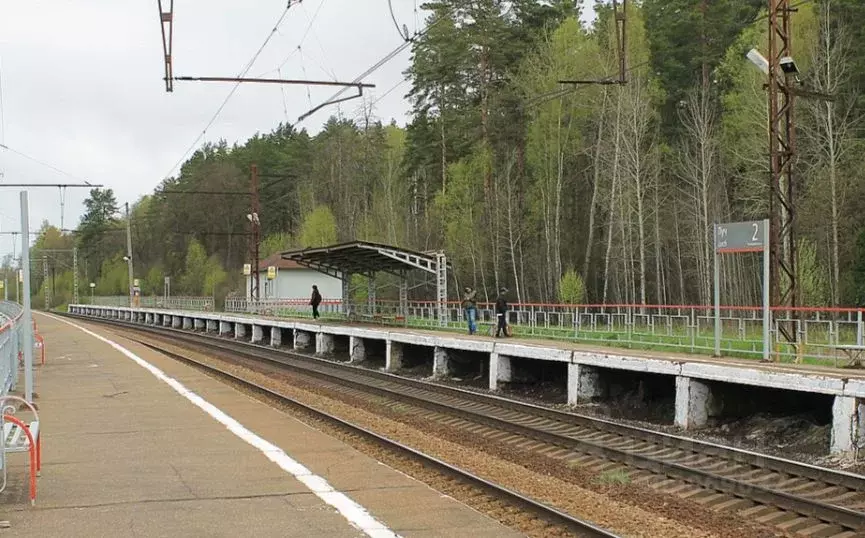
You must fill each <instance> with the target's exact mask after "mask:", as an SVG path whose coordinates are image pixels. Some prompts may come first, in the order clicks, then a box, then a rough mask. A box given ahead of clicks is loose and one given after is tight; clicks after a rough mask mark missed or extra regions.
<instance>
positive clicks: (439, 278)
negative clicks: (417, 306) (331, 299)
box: [282, 241, 448, 326]
mask: <svg viewBox="0 0 865 538" xmlns="http://www.w3.org/2000/svg"><path fill="white" fill-rule="evenodd" d="M282 259H283V260H290V261H293V262H295V263H297V264H298V265H301V266H303V267H308V268H310V269H314V270H316V271H318V272H320V273H324V274H326V275H330V276H332V277H335V278H339V279H342V297H343V308H349V304H350V300H349V291H348V282H349V277H350V275H353V274H361V275H368V276H374V275H375V273H379V272H382V273H389V274H392V275H396V276H398V277H399V279H400V300H399V302H400V311H401V312H402V314H403V316H407V315H408V297H407V294H408V282H407V274H408V272H409V271H410V270H413V269H417V270H421V271H424V272H426V273H431V274H432V275H433V276H434V280H435V286H436V306H437V311H438V318H439V324H440V325H442V326H444V325H445V324H446V323H447V295H448V291H447V290H448V288H447V273H448V263H447V257H446V256H445V253H444V252H442V251H437V252H432V253H422V252H416V251H413V250H406V249H403V248H397V247H394V246H390V245H382V244H378V243H368V242H366V241H354V242H351V243H340V244H337V245H331V246H327V247H316V248H305V249H300V250H291V251H288V252H283V253H282ZM368 301H369V303H370V305H371V306H372V308H373V310H374V308H375V305H374V303H375V286H374V279H372V278H371V279H370V294H369V296H368ZM346 312H348V310H346Z"/></svg>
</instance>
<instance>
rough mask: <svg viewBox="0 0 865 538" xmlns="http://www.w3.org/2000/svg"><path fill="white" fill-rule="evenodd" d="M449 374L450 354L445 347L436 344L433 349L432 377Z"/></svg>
mask: <svg viewBox="0 0 865 538" xmlns="http://www.w3.org/2000/svg"><path fill="white" fill-rule="evenodd" d="M448 375H450V355H449V354H448V350H447V348H444V347H439V346H436V347H435V349H434V350H433V377H436V378H441V377H447V376H448Z"/></svg>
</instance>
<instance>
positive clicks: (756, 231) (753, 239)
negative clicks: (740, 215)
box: [751, 222, 760, 242]
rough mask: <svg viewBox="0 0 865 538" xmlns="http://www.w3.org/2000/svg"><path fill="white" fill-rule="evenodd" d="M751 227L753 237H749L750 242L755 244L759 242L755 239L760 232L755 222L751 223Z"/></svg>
mask: <svg viewBox="0 0 865 538" xmlns="http://www.w3.org/2000/svg"><path fill="white" fill-rule="evenodd" d="M751 226H753V227H754V235H753V237H751V241H755V242H756V241H759V240H760V239H758V238H757V233H759V231H760V225H759V224H757V223H756V222H752V223H751Z"/></svg>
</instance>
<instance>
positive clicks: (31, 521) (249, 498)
mask: <svg viewBox="0 0 865 538" xmlns="http://www.w3.org/2000/svg"><path fill="white" fill-rule="evenodd" d="M37 320H38V323H39V327H40V332H41V334H42V335H43V336H44V337H45V340H46V344H47V350H48V361H47V364H46V365H45V366H44V367H42V368H41V369H40V370H39V371H38V374H39V375H38V376H37V387H36V390H37V392H38V393H39V394H40V396H41V397H40V399H39V400H38V403H39V405H40V412H41V419H42V423H43V432H44V434H43V435H44V437H43V443H44V452H43V454H44V456H43V472H42V478H40V480H39V497H38V499H37V505H36V507H34V508H31V507H29V506H28V505H27V503H26V499H27V496H26V479H25V477H26V475H25V472H24V470H25V461H24V459H23V458H17V459H16V458H13V459H12V460H11V463H12V465H10V485H9V488H8V489H7V491H6V492H5V493H4V494H2V495H0V511H3V512H4V516H3V519H8V520H9V521H10V522H11V524H12V531H11V532H12V533H14V534H15V535H16V536H17V535H25V534H29V533H32V534H40V535H43V536H64V537H67V536H72V537H76V536H82V537H84V536H87V537H95V536H106V537H107V536H111V537H115V536H170V535H175V536H208V537H211V536H217V537H218V536H226V537H228V536H231V537H235V536H239V535H247V536H248V535H252V536H282V537H294V536H313V537H314V536H336V537H342V536H362V535H364V532H362V530H361V529H359V528H358V527H356V526H353V525H352V524H351V523H350V522H349V520H348V519H347V518H346V517H345V516H344V515H343V514H342V513H340V512H338V511H337V510H336V509H335V508H334V507H333V506H332V505H329V504H327V503H326V502H324V501H323V500H322V498H320V497H319V496H317V495H316V494H314V492H312V491H311V490H310V487H309V486H307V485H306V484H308V483H311V482H310V481H308V480H306V479H303V480H299V479H298V478H296V477H295V476H294V475H293V474H291V473H289V472H286V470H285V469H284V468H281V467H280V466H278V465H276V464H275V463H274V461H273V458H274V457H275V456H274V455H272V454H265V453H263V452H262V450H260V448H261V445H260V443H259V444H258V445H256V444H255V443H252V444H251V442H250V441H249V440H248V439H246V440H245V439H242V438H241V437H239V436H238V435H236V434H235V433H236V432H234V433H233V431H229V429H226V426H225V425H224V423H223V424H221V423H220V422H218V421H217V420H215V419H214V417H212V416H208V414H206V413H205V412H203V410H202V408H201V405H203V404H196V405H193V402H191V401H190V400H189V397H187V396H184V395H182V394H180V393H179V392H178V391H177V390H175V388H172V387H171V386H169V384H168V383H166V382H164V381H161V380H159V379H157V378H156V377H155V376H154V375H153V374H152V373H151V372H149V371H148V370H146V369H144V368H143V367H141V366H140V365H138V364H136V363H135V362H133V361H132V360H131V359H130V358H128V357H126V356H124V355H122V354H121V353H120V352H119V351H118V350H117V349H115V348H113V347H111V346H110V345H109V344H106V343H105V342H102V341H99V340H97V339H96V338H94V337H92V336H88V335H86V334H84V333H82V332H81V331H79V330H78V329H76V328H74V327H71V326H69V325H67V324H65V323H64V322H62V321H58V320H53V319H49V318H46V317H44V316H38V317H37ZM85 325H86V324H85ZM88 328H89V329H90V330H92V331H94V332H96V333H99V334H104V335H106V337H108V338H110V339H111V340H113V341H114V342H116V343H117V344H118V345H121V346H123V347H125V348H126V349H128V350H129V351H131V352H132V353H134V354H136V355H137V356H138V357H140V358H141V359H143V360H145V361H147V362H148V363H150V364H151V365H153V366H154V367H156V368H159V369H160V370H161V371H162V372H163V373H164V374H165V375H166V376H168V377H170V378H172V379H174V380H176V382H178V383H181V384H182V385H183V387H185V389H186V390H187V391H191V392H193V393H194V394H196V395H198V396H200V397H201V398H203V399H204V400H206V402H207V403H209V404H212V406H215V407H216V408H218V410H221V411H222V412H224V413H226V414H227V415H229V416H230V417H233V418H234V419H236V420H237V421H238V422H240V423H241V424H242V426H241V428H244V431H247V432H248V433H249V435H252V436H257V437H256V438H259V439H266V441H267V442H270V443H272V445H275V447H278V449H281V450H282V451H284V452H285V453H287V454H288V455H289V456H290V457H291V458H293V459H294V460H295V461H296V462H297V463H299V464H301V465H303V466H305V467H306V468H307V469H309V471H311V472H312V473H314V474H316V475H318V476H319V477H321V479H323V480H326V481H327V483H329V484H330V485H331V486H332V487H333V488H334V489H335V490H337V491H341V492H343V493H345V494H346V495H347V496H348V497H349V498H350V499H352V500H354V501H355V502H357V503H359V504H360V506H361V507H363V508H364V509H366V510H367V511H368V512H369V515H370V516H372V518H375V520H377V521H378V522H379V524H380V525H379V529H380V530H383V531H385V533H387V532H388V531H392V533H398V534H399V535H401V536H454V535H460V536H465V535H474V536H497V537H509V536H518V533H515V532H513V531H511V530H510V529H507V528H505V527H503V526H501V525H500V524H499V523H497V522H495V521H493V520H491V519H489V518H487V517H486V516H484V515H482V514H479V513H477V512H476V511H474V510H472V509H471V508H468V507H466V506H465V505H463V504H461V503H458V502H457V501H455V500H453V499H451V498H449V497H446V496H443V495H442V494H440V493H438V492H436V491H434V490H432V489H431V488H429V487H427V486H425V485H423V484H420V483H418V482H417V481H415V480H413V479H411V478H409V477H407V476H405V475H403V474H402V473H399V472H397V471H395V470H393V469H391V468H389V467H387V466H385V465H382V464H380V463H378V462H376V461H375V460H373V459H371V458H369V457H367V456H365V455H363V454H361V453H359V452H357V451H355V450H354V449H353V448H351V447H349V446H347V445H345V444H344V443H342V442H341V441H338V440H336V439H333V438H331V437H329V436H327V435H325V434H323V433H321V432H319V431H317V430H315V429H313V428H311V427H309V426H307V425H305V424H303V423H301V422H299V421H297V420H296V419H294V418H292V417H291V416H289V415H287V414H285V413H283V412H281V411H278V410H276V409H273V408H271V407H269V406H267V405H265V404H263V403H261V402H258V401H256V400H254V399H252V398H250V397H248V396H246V395H244V394H242V393H240V392H238V391H236V390H235V389H233V388H231V387H228V386H227V385H225V384H223V383H220V382H218V381H216V380H214V379H212V378H210V377H208V376H206V375H204V374H203V373H201V372H199V371H197V370H195V369H193V368H190V367H187V366H185V365H183V364H181V363H178V362H176V361H174V360H172V359H169V358H167V357H165V356H162V355H160V354H158V353H155V352H153V351H152V350H150V349H149V348H146V347H144V346H141V345H138V344H136V343H134V342H131V341H128V340H125V339H124V338H122V337H118V336H114V335H111V334H110V333H109V332H108V331H106V330H105V329H103V328H100V327H98V326H90V327H88ZM218 410H217V411H218ZM228 420H230V419H228ZM262 442H264V441H262ZM265 443H266V442H265ZM272 445H267V446H272ZM278 449H277V450H278ZM280 453H281V452H280ZM361 499H363V500H361ZM364 503H369V504H364ZM343 513H344V512H343ZM10 535H11V534H10ZM367 535H377V534H376V532H375V531H374V530H368V532H367Z"/></svg>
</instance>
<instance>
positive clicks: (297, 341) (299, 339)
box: [294, 330, 312, 349]
mask: <svg viewBox="0 0 865 538" xmlns="http://www.w3.org/2000/svg"><path fill="white" fill-rule="evenodd" d="M311 341H312V338H311V337H310V335H309V333H308V332H306V331H298V330H295V331H294V349H306V348H308V347H309V344H310V342H311Z"/></svg>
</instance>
